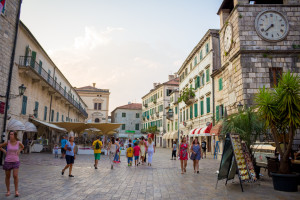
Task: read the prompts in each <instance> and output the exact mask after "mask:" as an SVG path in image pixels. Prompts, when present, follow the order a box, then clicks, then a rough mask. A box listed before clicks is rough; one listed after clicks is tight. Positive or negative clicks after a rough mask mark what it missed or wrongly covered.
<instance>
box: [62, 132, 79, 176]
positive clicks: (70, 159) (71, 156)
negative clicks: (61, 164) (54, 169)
mask: <svg viewBox="0 0 300 200" xmlns="http://www.w3.org/2000/svg"><path fill="white" fill-rule="evenodd" d="M64 149H65V151H66V161H67V165H66V166H65V168H64V169H63V170H62V171H61V175H64V173H65V171H66V169H68V168H69V177H74V176H73V175H72V168H73V164H74V160H75V159H76V155H75V142H74V137H70V138H69V142H67V143H66V145H65V148H64Z"/></svg>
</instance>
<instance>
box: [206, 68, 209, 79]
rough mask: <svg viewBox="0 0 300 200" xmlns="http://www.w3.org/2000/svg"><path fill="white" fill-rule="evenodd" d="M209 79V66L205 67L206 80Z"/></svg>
mask: <svg viewBox="0 0 300 200" xmlns="http://www.w3.org/2000/svg"><path fill="white" fill-rule="evenodd" d="M208 81H209V68H207V69H206V82H208Z"/></svg>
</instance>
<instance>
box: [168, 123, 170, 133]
mask: <svg viewBox="0 0 300 200" xmlns="http://www.w3.org/2000/svg"><path fill="white" fill-rule="evenodd" d="M169 131H170V124H169V123H168V132H169Z"/></svg>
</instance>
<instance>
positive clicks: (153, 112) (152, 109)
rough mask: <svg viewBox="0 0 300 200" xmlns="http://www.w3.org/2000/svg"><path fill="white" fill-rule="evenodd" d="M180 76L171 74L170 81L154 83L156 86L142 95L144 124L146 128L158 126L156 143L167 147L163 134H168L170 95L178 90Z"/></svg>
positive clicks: (143, 126)
mask: <svg viewBox="0 0 300 200" xmlns="http://www.w3.org/2000/svg"><path fill="white" fill-rule="evenodd" d="M178 86H179V78H178V77H175V76H174V75H169V81H167V82H165V83H162V84H160V83H154V88H153V89H152V90H150V92H149V93H148V94H146V95H145V96H143V97H142V102H143V108H142V112H143V124H142V128H143V129H144V130H146V129H148V128H149V127H153V126H156V127H157V129H158V132H159V133H158V134H156V135H155V144H156V146H159V147H165V146H166V144H165V140H164V141H163V139H162V136H163V135H164V134H166V132H167V131H166V107H168V106H169V103H170V95H171V92H172V91H174V90H178Z"/></svg>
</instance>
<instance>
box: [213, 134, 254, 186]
mask: <svg viewBox="0 0 300 200" xmlns="http://www.w3.org/2000/svg"><path fill="white" fill-rule="evenodd" d="M235 174H238V177H239V180H240V185H241V189H242V191H244V189H243V185H242V183H243V182H254V181H256V174H255V172H254V167H253V163H252V161H251V157H250V154H249V150H248V148H247V146H246V145H245V143H241V140H240V137H239V135H235V134H227V135H226V139H225V144H224V148H223V154H222V159H221V162H220V168H219V174H218V180H217V184H218V181H219V180H222V179H226V184H227V181H228V180H231V179H234V176H235ZM217 184H216V187H217Z"/></svg>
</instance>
